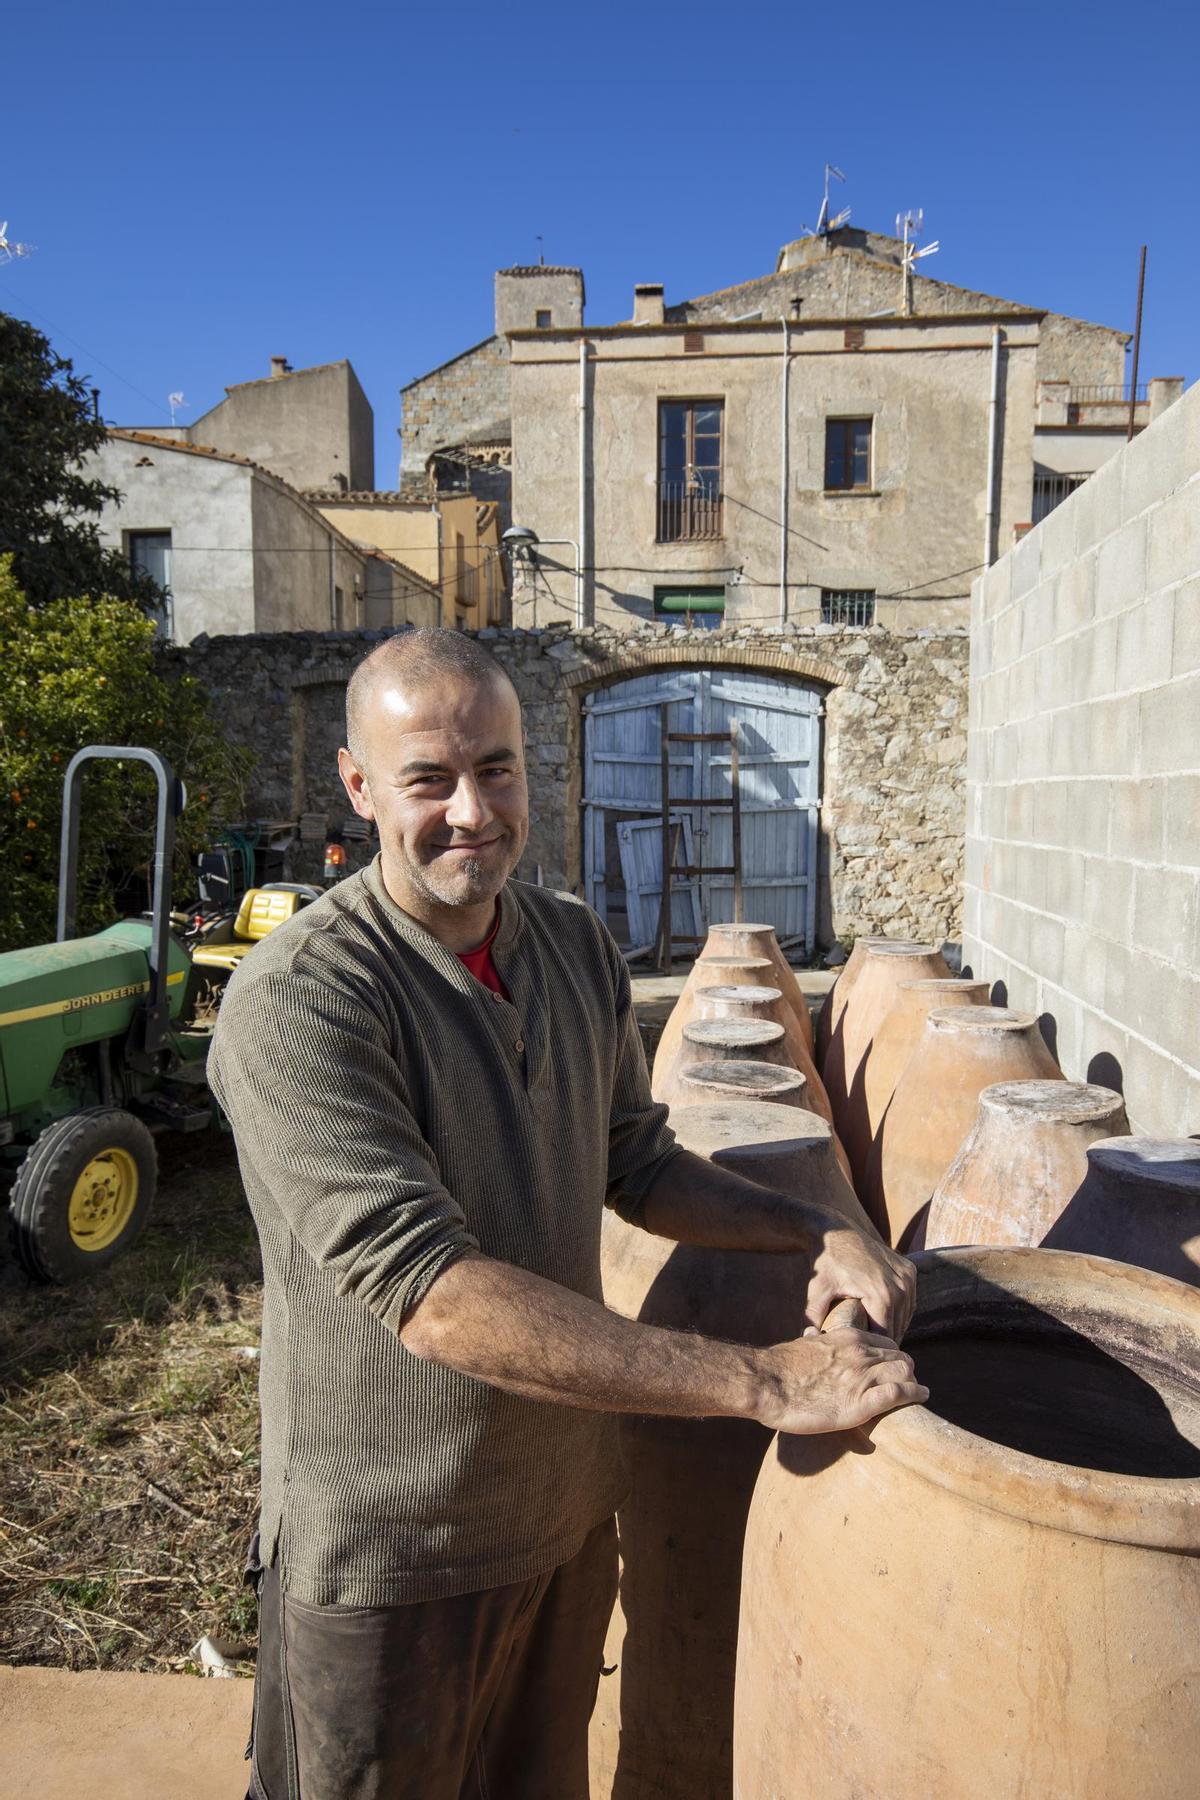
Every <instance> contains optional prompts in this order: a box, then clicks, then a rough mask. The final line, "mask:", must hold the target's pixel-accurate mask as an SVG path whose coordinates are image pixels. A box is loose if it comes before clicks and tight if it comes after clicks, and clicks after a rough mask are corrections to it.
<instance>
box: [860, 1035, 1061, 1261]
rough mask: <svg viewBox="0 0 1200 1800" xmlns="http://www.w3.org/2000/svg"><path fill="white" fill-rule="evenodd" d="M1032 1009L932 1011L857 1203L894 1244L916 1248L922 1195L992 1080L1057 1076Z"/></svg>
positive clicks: (929, 1193)
mask: <svg viewBox="0 0 1200 1800" xmlns="http://www.w3.org/2000/svg"><path fill="white" fill-rule="evenodd" d="M1062 1078H1063V1076H1062V1071H1061V1069H1060V1068H1059V1066H1058V1064H1057V1063H1056V1062H1055V1060H1054V1058H1053V1056H1052V1055H1051V1054H1050V1051H1049V1050H1048V1049H1047V1048H1046V1043H1045V1039H1044V1038H1043V1037H1042V1034H1041V1032H1040V1031H1039V1030H1038V1025H1037V1020H1036V1019H1035V1018H1034V1016H1033V1014H1032V1013H1022V1012H1013V1011H1012V1010H1011V1009H1010V1008H1008V1007H1005V1006H956V1007H953V1008H950V1007H947V1008H944V1009H942V1010H941V1011H939V1012H931V1013H930V1015H929V1017H928V1018H927V1019H926V1021H925V1029H924V1031H923V1032H922V1033H921V1039H920V1042H919V1043H918V1045H917V1048H916V1050H915V1051H914V1052H913V1054H912V1056H911V1057H910V1059H909V1063H908V1067H907V1068H906V1069H905V1071H904V1073H903V1075H902V1076H901V1077H900V1080H899V1082H898V1084H897V1087H896V1092H895V1093H894V1094H893V1095H892V1104H891V1105H890V1106H889V1107H888V1109H887V1112H886V1113H885V1114H884V1117H883V1121H882V1123H881V1125H880V1127H879V1130H878V1132H877V1133H876V1136H875V1142H874V1144H873V1146H872V1149H871V1155H870V1157H869V1159H868V1165H867V1177H866V1181H865V1183H864V1190H863V1204H864V1205H865V1206H866V1209H867V1211H868V1212H869V1213H870V1215H871V1217H872V1218H873V1219H874V1220H875V1223H876V1224H877V1225H878V1226H879V1228H880V1230H881V1231H884V1234H885V1236H887V1237H888V1238H889V1240H890V1241H891V1242H892V1243H893V1244H895V1245H896V1246H897V1248H899V1249H901V1250H905V1249H908V1248H910V1247H912V1246H913V1245H916V1246H917V1247H919V1245H920V1233H921V1231H922V1230H923V1229H924V1224H925V1213H926V1209H927V1207H928V1205H929V1201H930V1200H931V1199H932V1197H933V1190H934V1189H935V1188H936V1186H937V1184H938V1182H939V1181H940V1180H941V1179H942V1176H943V1175H944V1174H945V1173H946V1170H947V1169H948V1168H949V1167H950V1164H951V1163H952V1162H953V1161H954V1158H955V1157H956V1156H957V1155H958V1152H959V1148H960V1146H961V1144H962V1141H963V1139H964V1138H965V1137H966V1135H967V1133H968V1131H970V1129H971V1126H972V1125H973V1124H974V1123H975V1112H976V1108H977V1107H978V1105H979V1096H980V1094H981V1093H982V1092H983V1090H984V1088H985V1087H991V1086H992V1085H993V1084H994V1083H995V1082H997V1081H1054V1080H1062Z"/></svg>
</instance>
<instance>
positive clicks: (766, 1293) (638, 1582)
mask: <svg viewBox="0 0 1200 1800" xmlns="http://www.w3.org/2000/svg"><path fill="white" fill-rule="evenodd" d="M738 1066H740V1065H738ZM671 1123H672V1125H673V1127H674V1129H675V1131H676V1134H677V1136H678V1138H679V1141H680V1143H681V1144H683V1146H684V1147H685V1148H686V1149H689V1150H692V1151H694V1152H695V1153H696V1155H698V1156H704V1157H707V1158H708V1159H709V1160H710V1161H712V1162H714V1163H717V1164H719V1165H720V1166H722V1167H725V1168H729V1169H732V1170H734V1171H736V1173H738V1174H740V1175H744V1176H746V1178H747V1179H748V1180H752V1181H759V1182H761V1183H763V1184H764V1185H767V1186H770V1187H773V1188H776V1189H779V1190H782V1191H784V1192H787V1193H791V1194H794V1195H795V1196H796V1197H797V1198H800V1199H808V1200H812V1201H816V1202H818V1203H820V1204H822V1205H825V1206H833V1207H836V1208H837V1209H838V1210H840V1211H842V1212H843V1213H844V1214H845V1216H846V1217H848V1218H851V1219H853V1220H854V1222H855V1223H857V1224H858V1225H859V1226H860V1227H861V1228H862V1229H864V1230H865V1229H869V1227H868V1225H867V1222H866V1220H865V1217H864V1215H863V1214H862V1212H861V1209H860V1208H859V1207H858V1203H857V1202H856V1201H855V1199H854V1196H853V1194H852V1193H851V1192H850V1189H849V1186H848V1184H847V1183H846V1182H845V1181H844V1180H843V1179H842V1178H841V1176H840V1174H839V1170H838V1166H837V1163H836V1161H835V1160H834V1156H833V1151H832V1137H831V1134H830V1131H829V1127H828V1125H827V1124H826V1123H825V1121H824V1119H820V1118H818V1117H817V1116H816V1115H815V1114H813V1113H806V1112H802V1111H799V1110H796V1109H790V1108H788V1109H785V1108H783V1107H779V1106H748V1105H742V1104H734V1105H724V1106H700V1107H685V1108H680V1109H679V1110H677V1111H676V1112H675V1113H673V1114H672V1118H671ZM602 1265H603V1277H604V1298H605V1303H606V1304H607V1305H608V1306H610V1307H612V1308H613V1310H614V1311H616V1312H619V1313H623V1314H624V1315H625V1316H626V1317H627V1318H636V1319H641V1320H643V1321H644V1322H646V1323H648V1324H655V1325H665V1326H669V1327H673V1328H674V1329H676V1330H682V1331H699V1332H704V1333H707V1334H710V1335H712V1336H716V1337H723V1338H727V1339H731V1340H736V1341H739V1342H742V1343H754V1344H768V1343H774V1342H778V1341H780V1340H781V1339H783V1338H787V1337H791V1336H796V1335H798V1334H799V1333H800V1332H801V1331H802V1330H803V1328H804V1318H803V1293H804V1277H803V1272H802V1270H801V1269H800V1268H798V1267H797V1266H796V1265H795V1263H794V1262H793V1259H792V1258H790V1257H787V1256H759V1255H753V1254H747V1253H745V1252H722V1251H715V1250H702V1249H698V1248H696V1247H694V1246H691V1245H680V1244H673V1243H671V1242H670V1241H669V1240H668V1239H665V1238H656V1237H652V1236H651V1235H650V1233H649V1232H646V1231H641V1230H638V1229H637V1228H636V1227H634V1226H630V1225H626V1224H625V1223H624V1221H623V1220H621V1219H620V1218H618V1217H617V1215H616V1214H615V1213H610V1212H606V1213H605V1215H604V1223H603V1232H602ZM621 1434H622V1439H623V1443H624V1449H625V1457H626V1462H627V1465H628V1468H629V1476H630V1482H631V1492H630V1497H629V1499H628V1501H627V1502H626V1504H625V1505H624V1506H623V1507H622V1508H621V1510H620V1513H619V1515H618V1526H619V1530H620V1539H621V1591H620V1599H619V1601H618V1604H617V1607H616V1610H615V1612H614V1614H613V1618H612V1622H611V1624H610V1627H609V1632H608V1639H607V1642H606V1645H605V1653H604V1667H605V1668H606V1669H610V1670H612V1669H614V1665H615V1672H614V1673H611V1674H609V1675H606V1676H603V1677H602V1678H601V1681H600V1690H599V1695H598V1697H597V1701H596V1709H595V1712H594V1714H593V1716H592V1726H591V1793H592V1800H609V1797H610V1796H612V1797H614V1800H649V1797H650V1796H654V1800H729V1795H730V1789H731V1769H732V1760H731V1758H732V1732H733V1676H734V1662H735V1656H736V1649H737V1618H738V1591H739V1581H740V1573H741V1556H742V1529H743V1525H744V1523H745V1517H746V1509H747V1507H748V1506H749V1503H750V1494H751V1491H752V1489H753V1486H754V1479H755V1476H756V1475H757V1473H758V1468H759V1465H760V1463H761V1462H762V1458H763V1455H764V1453H765V1451H766V1448H767V1446H768V1444H769V1443H770V1441H771V1434H770V1432H768V1431H766V1430H765V1429H764V1428H763V1427H761V1426H758V1425H755V1424H753V1423H751V1422H747V1421H745V1420H741V1419H706V1420H697V1419H659V1418H625V1419H622V1421H621Z"/></svg>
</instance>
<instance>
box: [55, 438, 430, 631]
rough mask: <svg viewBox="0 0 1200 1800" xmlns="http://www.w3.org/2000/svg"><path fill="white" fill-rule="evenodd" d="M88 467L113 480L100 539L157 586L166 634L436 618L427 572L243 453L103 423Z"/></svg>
mask: <svg viewBox="0 0 1200 1800" xmlns="http://www.w3.org/2000/svg"><path fill="white" fill-rule="evenodd" d="M88 472H89V474H90V475H94V476H96V477H98V478H99V479H100V480H102V481H104V482H105V483H107V484H108V485H110V486H112V487H114V488H116V489H117V492H118V494H119V499H117V500H116V501H113V502H109V503H108V504H107V505H106V506H105V507H104V509H103V511H102V513H101V515H100V519H99V531H100V536H101V539H102V540H103V541H104V542H105V543H106V544H110V545H112V547H113V548H114V549H119V550H121V551H122V552H123V553H124V554H125V556H127V557H128V559H129V561H130V562H131V563H133V564H134V565H135V566H136V567H138V568H142V569H145V571H146V572H147V573H148V574H149V575H150V576H151V577H152V578H153V580H155V581H156V582H157V583H158V585H159V586H160V587H161V588H162V589H163V590H165V592H166V596H167V598H166V602H165V604H164V607H163V609H162V613H161V617H160V621H159V623H160V629H161V631H162V635H163V636H164V637H165V638H167V639H168V640H169V641H172V642H176V643H189V642H190V641H191V640H192V639H193V638H196V637H200V636H205V635H207V636H215V635H218V634H221V635H225V634H236V635H237V636H238V637H240V636H241V635H242V634H245V633H249V632H256V631H322V630H328V629H335V630H347V629H354V628H358V627H368V628H369V627H375V628H380V627H394V626H398V625H405V624H417V625H436V624H438V623H439V622H440V617H441V607H440V594H439V589H438V588H437V587H436V586H435V585H434V584H433V583H432V582H429V581H428V580H426V579H425V578H423V577H422V576H421V575H420V574H418V573H417V572H415V571H414V570H412V569H409V568H406V567H405V566H404V565H403V563H402V562H401V561H399V560H398V559H397V558H396V557H394V556H390V555H387V554H385V553H384V552H382V551H378V550H376V549H374V548H372V547H370V546H368V545H364V544H360V543H354V542H352V541H351V539H350V538H349V537H348V536H347V535H345V534H344V533H343V532H342V531H340V530H338V529H337V528H336V526H334V525H332V524H331V523H330V522H329V521H328V520H327V519H325V518H323V517H322V515H321V513H320V512H319V511H318V509H317V508H316V507H315V506H314V505H313V504H312V502H311V501H309V500H307V499H306V498H305V497H304V495H303V494H300V493H298V492H297V491H296V489H295V488H293V487H291V486H289V484H288V483H287V482H286V481H283V480H281V479H280V477H279V476H278V475H276V474H275V473H274V472H273V471H272V470H269V469H264V468H262V467H260V466H259V465H258V464H257V463H254V462H252V461H250V459H249V458H247V457H244V456H238V455H235V454H233V453H232V452H230V451H218V450H212V449H207V448H203V447H201V446H199V445H195V444H185V443H181V442H179V441H178V440H173V439H170V438H164V437H161V436H157V435H155V434H154V433H152V432H144V431H125V430H121V429H118V428H113V429H111V430H110V431H109V435H108V439H107V441H106V443H105V444H104V445H103V446H102V447H101V448H100V449H99V450H98V451H97V452H96V453H95V454H94V456H92V457H90V458H89V470H88Z"/></svg>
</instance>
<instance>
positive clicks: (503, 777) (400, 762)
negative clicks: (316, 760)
mask: <svg viewBox="0 0 1200 1800" xmlns="http://www.w3.org/2000/svg"><path fill="white" fill-rule="evenodd" d="M364 746H365V748H364V754H365V759H366V762H367V769H366V770H365V771H364V770H359V769H358V768H357V766H356V765H355V763H354V761H353V759H352V758H351V757H350V755H349V752H348V751H345V750H343V751H342V752H341V754H340V757H339V763H340V766H341V773H342V780H343V782H344V784H345V787H346V791H347V793H348V794H349V796H350V800H351V804H352V805H353V806H354V809H355V811H356V812H358V813H360V814H362V816H363V817H364V818H368V819H374V820H375V822H376V824H377V826H378V828H379V841H380V846H381V848H382V851H383V867H384V877H385V880H386V883H387V887H388V891H389V892H390V893H391V894H392V896H393V898H395V899H396V900H397V902H398V903H399V904H400V905H401V906H403V907H404V909H405V911H407V912H411V913H412V914H413V916H414V917H415V918H419V919H421V920H422V921H424V922H428V920H429V919H430V918H432V917H436V916H437V915H438V914H439V913H440V912H441V910H442V909H443V908H446V907H471V906H480V907H482V906H483V905H484V904H485V903H486V904H490V903H491V902H492V901H494V899H495V897H496V895H497V894H498V893H499V892H500V889H501V888H502V887H503V886H504V883H505V882H506V881H507V880H508V877H509V876H510V875H511V874H512V871H513V870H514V869H515V868H516V866H517V863H518V862H519V861H520V858H521V852H522V851H523V850H524V848H525V843H526V840H527V838H528V836H529V794H528V790H527V787H526V784H525V756H524V747H523V733H522V730H521V708H520V705H519V703H518V701H517V697H516V694H515V693H514V692H513V690H512V688H511V687H510V686H509V685H508V683H507V682H506V681H502V680H494V681H491V680H489V681H483V682H476V681H471V680H468V679H463V678H461V677H458V676H443V677H438V678H436V679H435V680H434V681H432V682H430V681H425V682H418V681H414V680H411V679H409V678H407V677H406V678H400V679H397V678H393V677H389V676H387V675H384V676H382V677H380V679H379V680H378V681H377V683H376V686H375V689H374V692H373V694H372V698H371V703H370V709H369V713H368V716H367V718H366V720H365V721H364Z"/></svg>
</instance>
